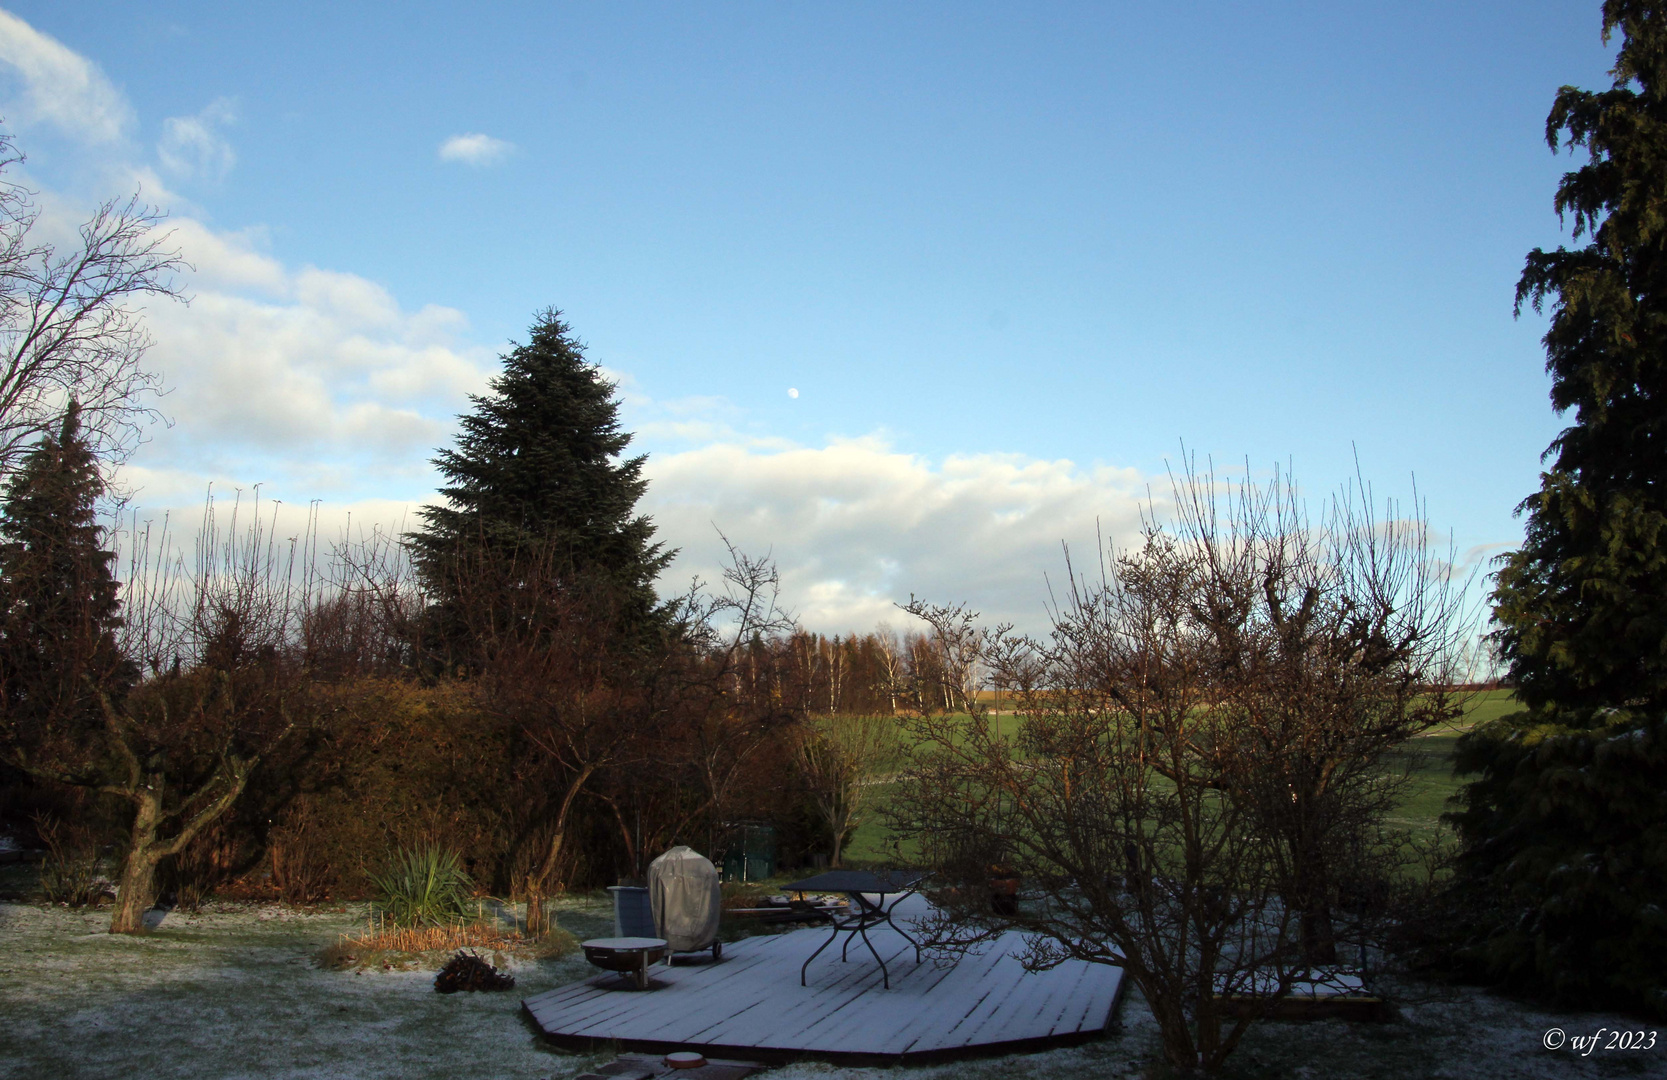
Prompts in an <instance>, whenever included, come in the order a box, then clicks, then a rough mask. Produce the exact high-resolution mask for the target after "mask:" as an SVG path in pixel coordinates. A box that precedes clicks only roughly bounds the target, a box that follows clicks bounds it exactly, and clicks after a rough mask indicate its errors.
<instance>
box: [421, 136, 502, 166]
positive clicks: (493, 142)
mask: <svg viewBox="0 0 1667 1080" xmlns="http://www.w3.org/2000/svg"><path fill="white" fill-rule="evenodd" d="M514 150H515V144H514V143H510V142H505V141H504V140H502V139H494V138H493V137H492V136H490V135H482V134H480V133H479V132H470V133H469V134H467V135H453V136H452V137H451V138H449V139H447V140H446V141H445V142H443V143H441V144H440V151H439V154H440V160H441V161H453V162H457V163H459V164H462V165H472V166H474V167H475V168H477V169H480V168H485V167H486V166H488V165H498V164H501V163H503V162H504V161H505V160H507V159H508V158H509V155H510V154H511V153H512V152H513V151H514Z"/></svg>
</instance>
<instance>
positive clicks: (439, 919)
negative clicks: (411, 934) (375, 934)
mask: <svg viewBox="0 0 1667 1080" xmlns="http://www.w3.org/2000/svg"><path fill="white" fill-rule="evenodd" d="M370 880H371V885H372V886H373V887H374V888H375V889H376V903H377V907H378V908H380V909H381V912H382V915H383V916H384V918H386V919H387V920H388V921H389V922H391V923H393V924H394V925H395V926H421V925H423V924H425V923H426V924H428V925H432V926H444V925H446V924H448V923H458V922H463V921H464V920H465V919H467V918H468V917H469V914H470V909H469V894H470V892H471V891H472V889H473V888H474V883H473V882H472V881H470V880H469V875H468V874H466V873H464V871H463V864H462V862H461V861H460V860H459V859H458V857H457V853H456V852H455V851H445V850H442V849H440V848H438V847H424V848H415V849H410V848H407V849H404V850H401V851H399V852H397V853H396V854H395V855H394V857H393V859H392V860H391V861H390V862H389V865H388V869H387V870H386V871H384V872H383V873H381V874H371V875H370Z"/></svg>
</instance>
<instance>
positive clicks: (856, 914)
mask: <svg viewBox="0 0 1667 1080" xmlns="http://www.w3.org/2000/svg"><path fill="white" fill-rule="evenodd" d="M925 876H926V875H925V874H924V873H922V872H921V871H919V870H829V871H827V872H826V873H822V874H817V875H816V876H815V877H809V878H805V879H804V880H803V881H795V882H793V883H792V884H790V885H784V886H782V891H783V892H796V893H801V894H803V893H807V892H842V893H844V894H845V895H847V896H849V897H850V898H851V911H850V914H848V915H845V916H843V917H841V916H835V917H834V919H833V934H832V935H831V936H830V937H829V938H828V940H826V941H824V942H823V943H822V944H821V945H819V946H817V949H816V951H815V952H813V953H811V954H810V956H809V957H808V958H806V960H805V962H804V964H803V965H801V966H800V968H799V985H800V986H804V985H806V983H805V971H806V970H807V969H809V967H810V962H811V961H812V960H814V959H816V958H817V957H818V956H820V955H821V954H822V950H823V949H826V948H827V947H828V946H829V945H832V944H833V943H834V942H835V941H836V940H837V939H838V938H839V935H840V933H841V932H842V931H843V932H845V933H847V934H849V935H850V936H849V937H847V938H846V939H845V945H844V947H843V948H841V949H840V950H839V960H840V962H841V963H844V962H845V959H846V954H847V953H848V952H849V951H850V948H851V940H852V939H853V938H855V937H857V936H859V935H860V936H861V937H862V943H863V944H864V945H867V946H868V951H869V952H870V953H873V955H874V959H875V961H877V962H878V963H879V965H880V979H881V981H882V982H883V983H884V984H885V988H886V989H887V990H890V989H891V973H890V972H889V971H887V970H886V962H885V961H884V960H882V959H880V953H879V951H878V950H876V949H875V948H874V943H873V942H872V941H869V940H868V928H869V927H871V926H878V925H880V924H881V923H885V924H886V925H887V926H890V927H891V928H892V929H893V930H895V931H897V932H898V933H899V934H902V935H903V940H904V941H907V942H908V943H909V944H910V945H913V946H914V947H915V963H917V964H918V963H920V942H918V941H916V940H915V939H914V938H912V937H910V936H909V934H908V933H907V932H906V931H905V930H904V929H903V928H902V927H901V926H898V925H897V924H896V923H895V922H893V921H892V918H891V913H892V912H893V911H894V910H895V909H896V908H897V905H898V904H900V903H902V902H903V899H904V898H905V897H907V896H908V895H909V894H910V893H912V892H914V891H915V890H916V889H917V888H918V887H919V886H920V882H921V880H922V879H923V878H924V877H925ZM871 896H873V897H876V898H877V899H875V900H870V899H869V897H871ZM888 896H894V897H896V899H894V900H892V901H891V903H889V904H888V903H886V897H888Z"/></svg>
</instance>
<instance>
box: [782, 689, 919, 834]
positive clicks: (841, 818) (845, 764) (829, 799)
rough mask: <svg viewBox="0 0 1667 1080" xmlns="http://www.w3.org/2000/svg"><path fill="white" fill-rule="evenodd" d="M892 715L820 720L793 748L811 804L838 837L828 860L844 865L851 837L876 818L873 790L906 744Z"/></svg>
mask: <svg viewBox="0 0 1667 1080" xmlns="http://www.w3.org/2000/svg"><path fill="white" fill-rule="evenodd" d="M899 734H900V732H899V730H898V726H897V721H896V719H894V718H893V717H890V716H842V715H837V714H836V715H830V716H816V717H812V718H810V719H809V720H807V721H806V722H805V725H804V727H803V729H802V730H801V731H800V733H799V738H798V740H797V742H796V743H795V745H794V750H795V758H796V760H797V762H798V766H799V772H800V774H801V776H802V777H803V778H804V782H805V787H806V789H807V790H808V791H809V792H810V798H811V801H812V802H813V803H814V804H815V806H816V810H817V813H818V814H820V815H821V817H822V820H823V822H824V823H826V824H827V826H828V830H829V832H830V833H832V834H833V850H832V852H831V853H830V859H829V861H830V862H831V863H832V865H834V866H838V865H840V860H841V857H842V855H843V853H844V850H845V845H846V843H847V842H848V841H849V840H850V838H851V834H852V833H854V832H856V831H857V829H858V828H860V827H861V826H862V825H863V824H864V823H865V822H867V821H868V820H869V819H870V818H871V817H872V813H873V807H874V789H875V788H876V787H877V786H878V785H879V784H881V783H884V782H885V781H887V780H889V779H890V777H891V773H892V771H893V770H894V769H895V768H896V766H897V763H898V757H899V753H900V751H901V748H902V743H901V740H900V738H899Z"/></svg>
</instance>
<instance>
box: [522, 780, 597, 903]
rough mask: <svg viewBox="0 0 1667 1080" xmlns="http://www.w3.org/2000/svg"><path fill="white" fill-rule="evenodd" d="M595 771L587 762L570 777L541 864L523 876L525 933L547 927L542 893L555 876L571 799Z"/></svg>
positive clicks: (558, 865)
mask: <svg viewBox="0 0 1667 1080" xmlns="http://www.w3.org/2000/svg"><path fill="white" fill-rule="evenodd" d="M595 771H596V767H595V766H593V765H587V766H585V767H584V768H583V769H581V770H579V775H578V776H576V777H574V778H573V782H572V783H571V784H569V785H567V791H566V793H565V794H563V795H562V797H561V806H560V808H559V809H557V811H556V831H555V834H554V835H553V836H551V837H550V850H549V851H547V852H545V853H544V865H543V866H541V867H539V868H538V870H537V871H535V872H533V873H531V874H528V875H527V931H528V933H536V934H542V933H543V932H544V931H545V930H547V929H549V927H548V925H547V924H546V922H545V917H544V914H543V900H544V896H545V894H546V890H548V889H549V888H550V887H551V882H552V879H553V878H554V877H555V876H556V871H557V870H558V869H560V867H561V849H562V844H563V842H564V841H565V840H566V839H567V819H568V818H569V817H570V816H571V814H572V811H573V802H574V800H575V799H577V798H578V797H579V792H580V791H581V790H583V789H584V786H585V781H587V780H589V779H590V776H591V774H592V773H594V772H595ZM535 899H536V900H538V901H539V904H538V908H539V911H538V912H537V914H535V913H534V910H533V901H534V900H535ZM535 919H536V920H537V921H538V923H539V926H538V928H537V929H536V930H535V929H534V926H533V922H534V920H535Z"/></svg>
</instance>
